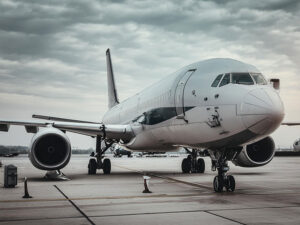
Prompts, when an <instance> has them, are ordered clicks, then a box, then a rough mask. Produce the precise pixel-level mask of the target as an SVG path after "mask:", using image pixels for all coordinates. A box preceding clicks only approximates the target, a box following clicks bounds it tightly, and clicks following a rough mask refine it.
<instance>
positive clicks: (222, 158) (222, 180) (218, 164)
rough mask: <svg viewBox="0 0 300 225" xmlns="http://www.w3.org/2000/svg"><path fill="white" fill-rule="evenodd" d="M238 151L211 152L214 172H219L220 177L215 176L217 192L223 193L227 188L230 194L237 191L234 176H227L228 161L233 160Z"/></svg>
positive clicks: (214, 183) (214, 184)
mask: <svg viewBox="0 0 300 225" xmlns="http://www.w3.org/2000/svg"><path fill="white" fill-rule="evenodd" d="M236 154H237V152H236V151H230V150H229V151H226V150H224V151H222V152H220V151H218V152H212V151H210V155H211V159H212V170H213V171H215V170H218V175H217V176H215V178H214V182H213V186H214V190H215V192H222V191H223V189H224V188H225V189H226V191H228V192H233V191H234V190H235V179H234V177H233V176H232V175H227V174H226V173H227V172H228V171H229V166H228V160H232V159H233V158H234V157H235V156H236Z"/></svg>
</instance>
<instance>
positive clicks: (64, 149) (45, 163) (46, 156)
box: [29, 128, 72, 170]
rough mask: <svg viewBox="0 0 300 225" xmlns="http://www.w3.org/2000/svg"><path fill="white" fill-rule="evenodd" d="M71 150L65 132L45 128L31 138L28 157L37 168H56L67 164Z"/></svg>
mask: <svg viewBox="0 0 300 225" xmlns="http://www.w3.org/2000/svg"><path fill="white" fill-rule="evenodd" d="M71 152H72V151H71V144H70V141H69V139H68V137H67V136H66V134H65V133H63V132H62V131H61V130H58V129H56V128H46V129H44V130H41V131H40V132H38V133H37V134H36V135H35V136H34V137H33V138H32V141H31V146H30V152H29V158H30V161H31V162H32V164H33V165H34V166H35V167H36V168H38V169H41V170H58V169H61V168H63V167H65V166H66V165H67V164H68V162H69V161H70V157H71Z"/></svg>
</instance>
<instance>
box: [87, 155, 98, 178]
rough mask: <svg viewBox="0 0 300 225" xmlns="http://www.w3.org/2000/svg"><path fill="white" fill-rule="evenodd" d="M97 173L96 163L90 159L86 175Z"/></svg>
mask: <svg viewBox="0 0 300 225" xmlns="http://www.w3.org/2000/svg"><path fill="white" fill-rule="evenodd" d="M96 172H97V162H96V159H90V161H89V165H88V174H90V175H92V174H96Z"/></svg>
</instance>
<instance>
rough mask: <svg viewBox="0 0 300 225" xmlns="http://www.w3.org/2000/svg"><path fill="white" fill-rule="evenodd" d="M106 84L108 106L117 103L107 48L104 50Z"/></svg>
mask: <svg viewBox="0 0 300 225" xmlns="http://www.w3.org/2000/svg"><path fill="white" fill-rule="evenodd" d="M106 66H107V84H108V108H112V107H114V106H115V105H117V104H119V99H118V94H117V88H116V84H115V78H114V72H113V68H112V63H111V57H110V51H109V48H108V49H107V50H106Z"/></svg>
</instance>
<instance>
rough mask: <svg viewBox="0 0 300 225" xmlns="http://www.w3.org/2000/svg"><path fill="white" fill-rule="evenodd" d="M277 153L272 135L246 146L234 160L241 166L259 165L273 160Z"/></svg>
mask: <svg viewBox="0 0 300 225" xmlns="http://www.w3.org/2000/svg"><path fill="white" fill-rule="evenodd" d="M274 154H275V144H274V141H273V139H272V138H271V137H266V138H264V139H262V140H260V141H258V142H255V143H253V144H250V145H246V146H244V148H243V150H242V151H241V152H240V153H239V154H238V156H237V157H235V159H233V160H232V162H233V163H234V164H235V165H236V166H241V167H258V166H263V165H266V164H268V163H269V162H271V160H272V159H273V157H274Z"/></svg>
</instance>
